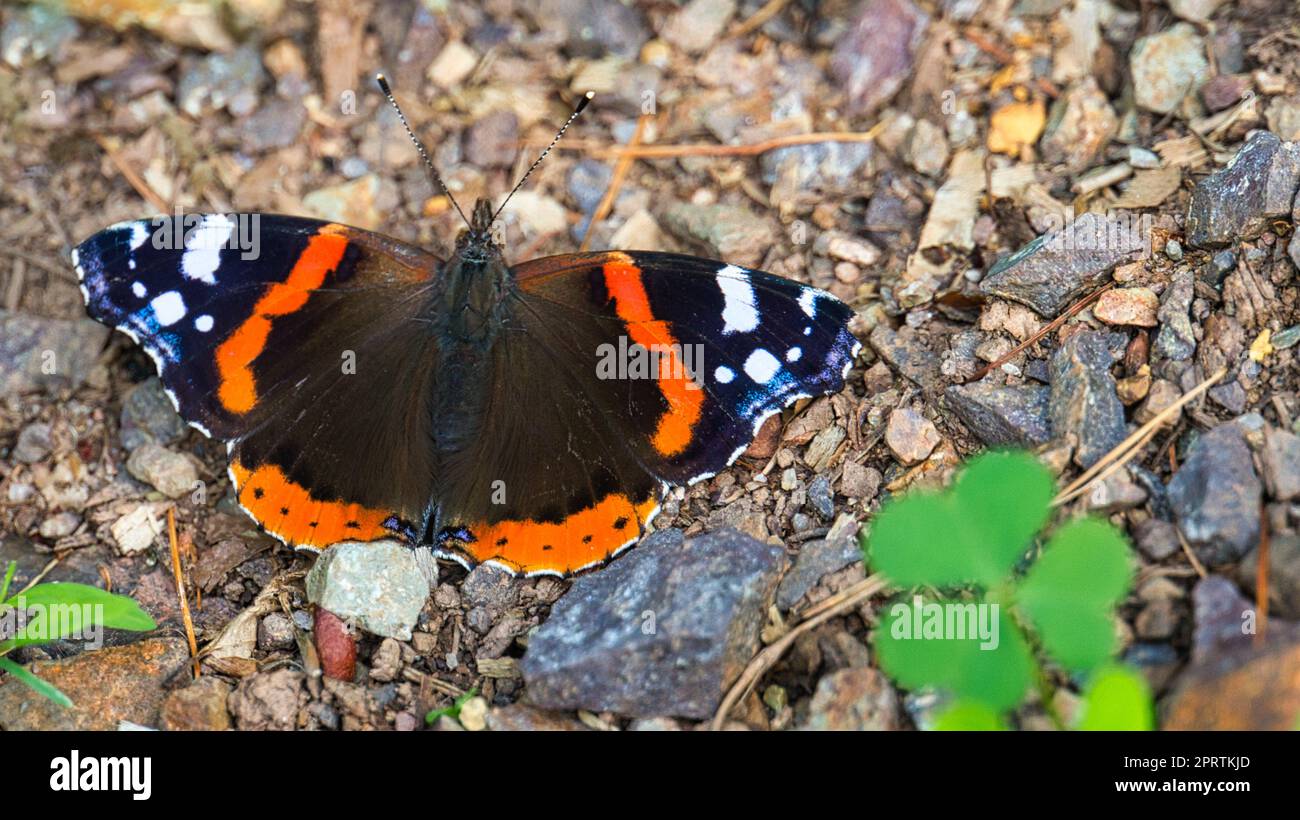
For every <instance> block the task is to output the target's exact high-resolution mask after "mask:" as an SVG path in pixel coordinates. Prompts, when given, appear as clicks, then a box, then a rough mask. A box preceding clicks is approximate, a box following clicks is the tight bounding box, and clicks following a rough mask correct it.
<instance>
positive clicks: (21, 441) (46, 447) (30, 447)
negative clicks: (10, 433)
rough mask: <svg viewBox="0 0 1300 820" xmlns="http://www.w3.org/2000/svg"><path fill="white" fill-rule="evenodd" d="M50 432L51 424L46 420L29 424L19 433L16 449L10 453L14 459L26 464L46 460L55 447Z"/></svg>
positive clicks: (15, 444) (15, 443)
mask: <svg viewBox="0 0 1300 820" xmlns="http://www.w3.org/2000/svg"><path fill="white" fill-rule="evenodd" d="M50 433H51V429H50V425H48V424H46V423H45V422H42V421H38V422H35V423H34V424H29V425H27V426H26V427H24V428H23V429H22V431H21V432H20V433H18V440H17V441H16V442H14V449H13V452H12V453H11V454H10V455H12V456H13V459H14V461H21V462H22V463H24V464H35V463H36V462H38V461H44V460H45V457H46V456H48V455H49V454H50V451H51V450H53V449H54V442H53V441H52V440H51V439H50Z"/></svg>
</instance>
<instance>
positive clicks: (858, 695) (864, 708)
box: [804, 666, 899, 731]
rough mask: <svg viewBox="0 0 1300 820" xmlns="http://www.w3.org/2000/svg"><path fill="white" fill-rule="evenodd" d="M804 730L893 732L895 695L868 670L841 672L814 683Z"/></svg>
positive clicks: (882, 679)
mask: <svg viewBox="0 0 1300 820" xmlns="http://www.w3.org/2000/svg"><path fill="white" fill-rule="evenodd" d="M804 728H805V729H813V730H818V731H892V730H895V729H898V728H899V714H898V694H897V693H896V692H894V688H893V687H892V686H890V685H889V681H888V680H886V679H885V676H884V675H882V674H881V673H880V672H878V671H876V670H875V669H872V668H871V667H869V666H868V667H861V668H856V669H841V670H839V671H838V672H832V673H831V674H829V675H826V676H825V677H823V678H822V679H821V680H820V681H818V682H817V691H816V692H815V693H814V694H813V698H812V704H811V705H810V707H809V710H808V722H807V723H806V724H805V725H804Z"/></svg>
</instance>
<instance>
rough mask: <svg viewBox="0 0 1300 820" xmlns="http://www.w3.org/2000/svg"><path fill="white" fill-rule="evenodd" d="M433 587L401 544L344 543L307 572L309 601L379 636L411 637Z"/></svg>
mask: <svg viewBox="0 0 1300 820" xmlns="http://www.w3.org/2000/svg"><path fill="white" fill-rule="evenodd" d="M428 594H429V585H428V583H427V582H426V581H425V579H424V575H423V574H422V573H421V572H420V567H419V564H418V563H417V562H416V560H415V556H414V555H413V554H412V551H411V549H410V548H409V547H407V546H405V545H403V544H401V543H398V542H397V541H372V542H368V543H367V542H362V541H343V542H341V543H338V544H335V545H334V546H332V547H330V548H329V549H327V550H325V552H323V553H322V554H321V556H320V557H319V558H317V559H316V563H315V565H313V566H312V568H311V572H309V573H308V574H307V599H308V600H309V601H311V602H312V603H314V604H316V605H318V606H321V607H324V608H325V609H327V610H329V611H330V612H332V613H334V614H335V615H337V616H338V617H340V618H342V619H343V620H346V621H351V622H353V623H355V624H356V625H357V626H359V627H361V628H362V629H364V630H366V631H367V632H371V633H373V634H375V635H382V636H384V637H386V638H397V639H398V640H402V641H406V640H410V639H411V627H412V626H414V625H415V621H416V619H417V618H418V617H419V616H420V610H421V609H423V608H424V601H425V598H427V597H428Z"/></svg>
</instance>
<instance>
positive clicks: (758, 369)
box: [745, 347, 781, 384]
mask: <svg viewBox="0 0 1300 820" xmlns="http://www.w3.org/2000/svg"><path fill="white" fill-rule="evenodd" d="M780 369H781V362H780V361H778V360H777V358H776V357H775V356H773V355H772V354H771V353H768V352H767V351H766V350H764V349H763V348H761V347H760V348H758V349H757V350H755V351H754V352H753V353H750V354H749V358H748V359H745V375H746V376H749V377H750V378H751V379H753V380H754V381H755V382H757V383H758V384H767V383H768V382H770V381H771V380H772V377H773V376H775V375H776V374H777V371H779V370H780Z"/></svg>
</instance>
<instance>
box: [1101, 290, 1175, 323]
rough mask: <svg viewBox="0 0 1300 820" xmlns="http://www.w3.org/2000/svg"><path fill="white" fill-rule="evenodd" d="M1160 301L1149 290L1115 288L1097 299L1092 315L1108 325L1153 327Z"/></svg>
mask: <svg viewBox="0 0 1300 820" xmlns="http://www.w3.org/2000/svg"><path fill="white" fill-rule="evenodd" d="M1159 309H1160V299H1159V297H1157V296H1156V295H1155V293H1153V292H1152V291H1151V290H1150V289H1149V288H1116V289H1114V290H1108V291H1106V292H1105V293H1103V294H1102V295H1101V296H1099V297H1098V298H1097V304H1096V305H1095V306H1093V309H1092V315H1093V316H1096V317H1097V318H1098V319H1099V320H1100V321H1103V322H1105V323H1106V324H1108V325H1136V326H1137V327H1155V326H1156V324H1157V322H1156V311H1158V310H1159Z"/></svg>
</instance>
